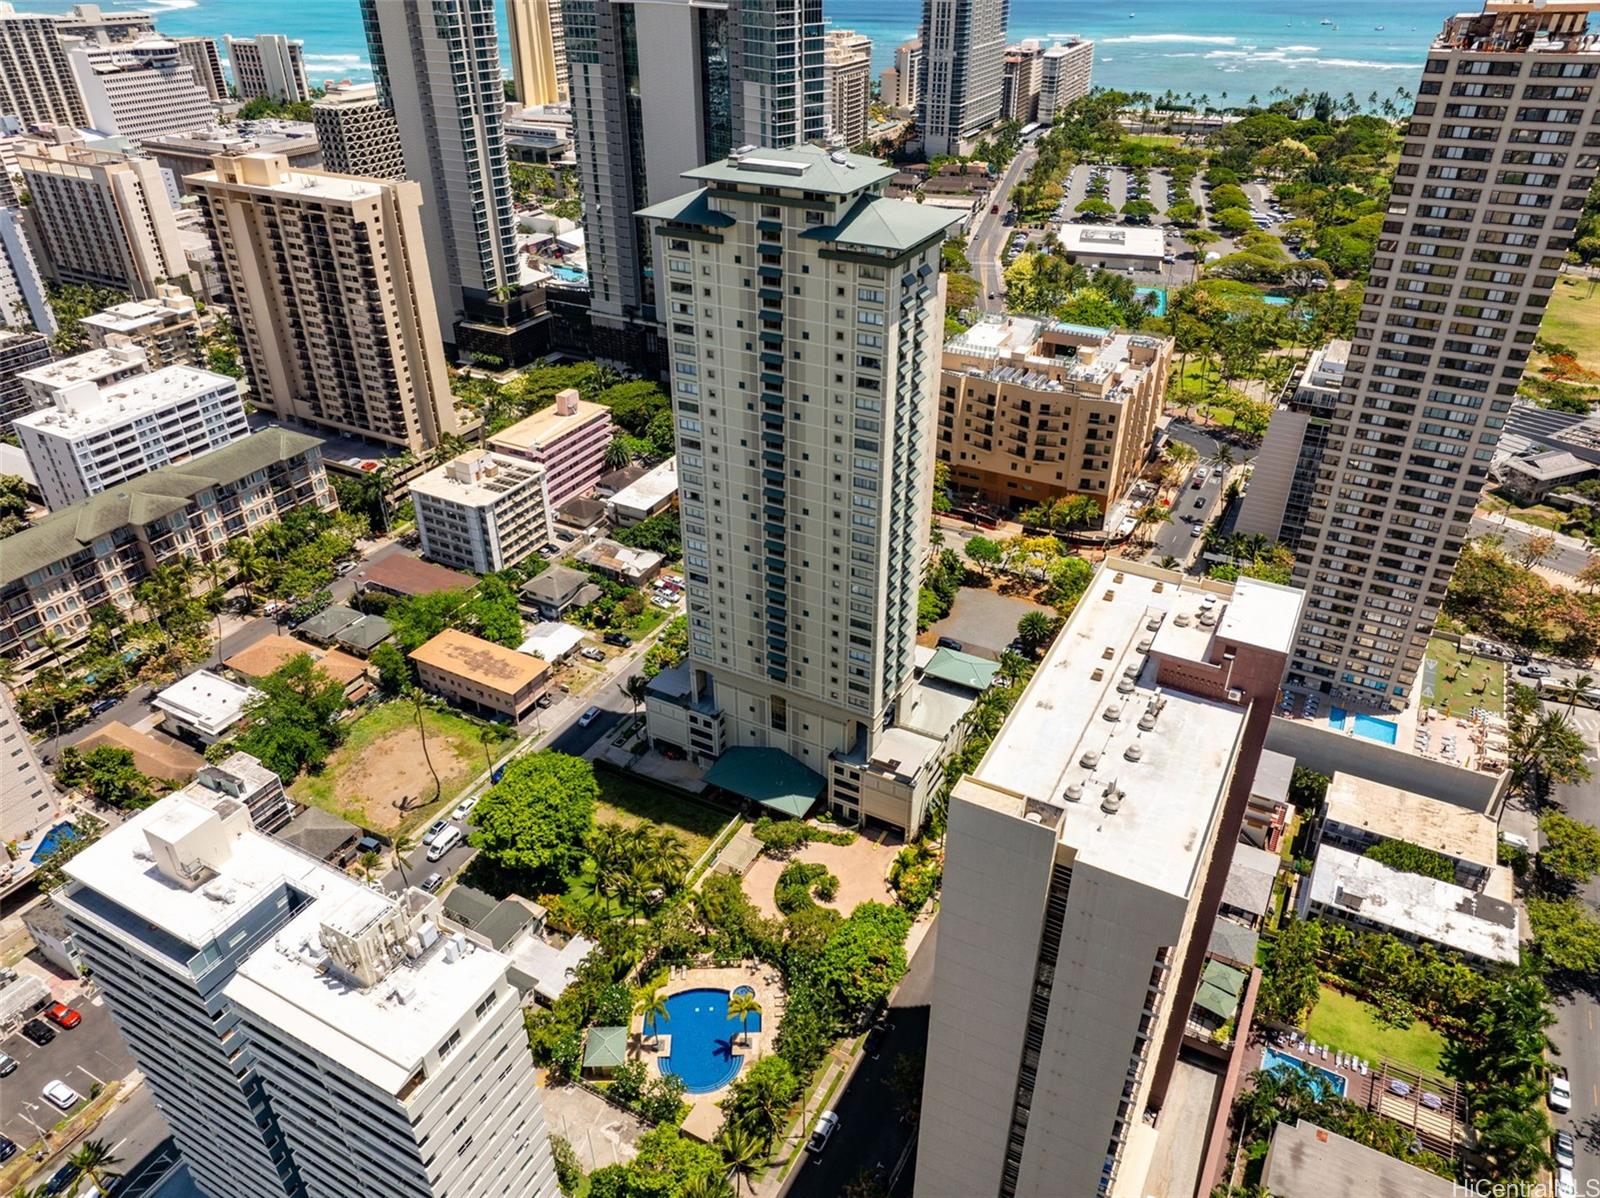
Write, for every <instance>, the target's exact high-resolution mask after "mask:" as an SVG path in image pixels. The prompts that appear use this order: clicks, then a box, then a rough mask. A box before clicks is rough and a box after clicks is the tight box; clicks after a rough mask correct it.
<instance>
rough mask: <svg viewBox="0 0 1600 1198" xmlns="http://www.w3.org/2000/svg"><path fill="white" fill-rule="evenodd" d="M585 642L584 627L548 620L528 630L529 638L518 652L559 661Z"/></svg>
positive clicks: (519, 646)
mask: <svg viewBox="0 0 1600 1198" xmlns="http://www.w3.org/2000/svg"><path fill="white" fill-rule="evenodd" d="M582 643H583V629H581V628H577V627H575V626H573V625H571V624H562V623H560V622H559V621H557V620H546V621H545V622H543V623H542V624H535V625H534V626H533V627H532V628H531V629H529V630H528V636H527V639H525V640H524V641H523V642H522V644H520V645H518V646H517V652H518V653H529V654H533V655H535V656H538V657H542V658H544V660H545V661H557V660H559V659H560V658H562V657H564V656H566V655H567V654H568V653H570V652H572V650H574V649H576V648H577V647H578V646H579V645H581V644H582Z"/></svg>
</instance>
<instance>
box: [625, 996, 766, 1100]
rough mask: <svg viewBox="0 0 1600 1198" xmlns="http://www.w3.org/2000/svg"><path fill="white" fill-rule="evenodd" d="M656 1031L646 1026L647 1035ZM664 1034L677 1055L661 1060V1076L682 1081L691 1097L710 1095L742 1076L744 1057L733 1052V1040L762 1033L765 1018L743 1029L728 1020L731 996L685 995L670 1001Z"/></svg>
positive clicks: (651, 1024)
mask: <svg viewBox="0 0 1600 1198" xmlns="http://www.w3.org/2000/svg"><path fill="white" fill-rule="evenodd" d="M739 989H740V990H747V989H749V987H746V986H741V987H739ZM752 993H753V992H752ZM656 1030H657V1029H656V1026H655V1020H653V1019H647V1020H645V1024H644V1031H645V1035H647V1036H653V1035H655V1033H656ZM660 1030H661V1032H662V1033H663V1034H665V1035H668V1036H671V1037H672V1045H671V1047H672V1052H671V1053H670V1054H669V1055H668V1056H665V1057H662V1058H661V1072H663V1073H675V1074H677V1075H678V1076H679V1077H681V1078H682V1079H683V1086H684V1089H685V1090H687V1091H688V1092H689V1093H690V1094H705V1093H707V1092H709V1091H711V1090H715V1089H717V1088H718V1087H720V1086H725V1085H727V1084H728V1083H729V1082H731V1081H732V1080H733V1079H734V1078H735V1077H736V1076H737V1075H738V1073H739V1066H741V1065H742V1064H744V1057H743V1056H742V1055H741V1054H739V1053H736V1052H735V1051H734V1040H735V1039H736V1038H738V1037H739V1036H740V1035H741V1034H742V1033H743V1032H744V1031H752V1032H759V1031H760V1030H761V1016H760V1015H751V1016H750V1017H749V1021H748V1023H745V1024H741V1023H740V1021H739V1020H737V1019H729V1018H728V992H727V991H726V990H685V991H683V992H682V993H679V994H674V995H673V996H672V997H671V998H669V999H667V1018H666V1019H665V1020H663V1021H662V1023H661V1028H660Z"/></svg>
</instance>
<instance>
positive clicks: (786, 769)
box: [706, 747, 827, 819]
mask: <svg viewBox="0 0 1600 1198" xmlns="http://www.w3.org/2000/svg"><path fill="white" fill-rule="evenodd" d="M706 785H708V786H716V787H720V788H721V789H723V790H726V791H730V792H732V793H733V794H736V795H738V796H739V797H740V798H742V799H749V800H751V801H752V802H755V803H760V804H761V805H762V806H763V807H767V808H770V809H771V810H773V811H776V812H778V813H779V814H781V815H791V816H794V817H795V818H796V819H799V818H801V817H802V816H804V815H805V813H806V812H808V811H810V810H811V805H812V804H813V803H815V802H816V801H817V798H818V796H820V795H821V794H822V791H823V788H824V787H825V786H826V785H827V783H826V782H825V780H824V779H823V777H822V775H821V774H819V773H817V772H816V771H815V770H813V769H810V768H808V767H807V766H804V765H802V764H800V762H798V761H796V760H795V759H794V758H793V757H791V756H789V754H787V753H785V752H784V751H783V750H782V749H765V748H753V747H745V748H738V749H729V750H728V751H727V752H726V753H724V754H723V755H722V756H721V757H719V758H717V762H716V764H715V765H713V766H712V767H711V768H710V769H709V770H707V771H706Z"/></svg>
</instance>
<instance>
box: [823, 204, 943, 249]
mask: <svg viewBox="0 0 1600 1198" xmlns="http://www.w3.org/2000/svg"><path fill="white" fill-rule="evenodd" d="M960 223H961V213H960V212H958V211H955V210H953V209H950V208H938V207H934V206H930V205H928V204H917V203H913V202H912V201H910V200H891V199H889V198H888V197H887V196H863V197H862V198H861V199H859V200H857V201H856V202H855V203H854V204H853V205H851V207H850V210H849V211H848V212H846V213H844V215H842V216H841V217H840V218H839V219H838V220H837V221H835V222H834V223H833V224H831V225H818V226H817V227H816V228H814V229H807V230H806V231H805V232H804V233H802V234H800V236H801V237H804V238H806V239H807V240H808V241H827V242H832V243H834V244H836V245H848V246H856V247H858V248H860V249H868V250H894V251H905V250H911V249H915V248H916V247H917V246H919V245H921V244H922V243H923V242H925V241H927V240H928V239H929V238H932V237H942V236H944V232H945V230H946V229H948V228H950V226H952V225H958V224H960Z"/></svg>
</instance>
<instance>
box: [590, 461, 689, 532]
mask: <svg viewBox="0 0 1600 1198" xmlns="http://www.w3.org/2000/svg"><path fill="white" fill-rule="evenodd" d="M677 501H678V459H677V458H668V459H667V460H666V461H664V462H662V463H661V465H659V466H656V467H654V468H653V469H651V470H649V471H647V472H646V473H644V474H642V475H640V476H639V477H638V478H636V479H634V480H633V481H632V482H630V483H628V484H627V486H625V487H622V488H621V489H619V490H617V491H614V492H613V493H612V494H611V496H610V498H609V499H607V501H606V513H607V515H609V516H610V517H611V522H612V523H613V524H615V525H616V526H617V527H618V528H627V527H629V526H630V525H633V524H638V523H639V522H640V521H641V520H648V519H649V518H650V517H651V516H659V515H660V514H661V513H662V512H664V511H666V510H667V509H668V508H670V507H672V505H673V504H675V503H676V502H677Z"/></svg>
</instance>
